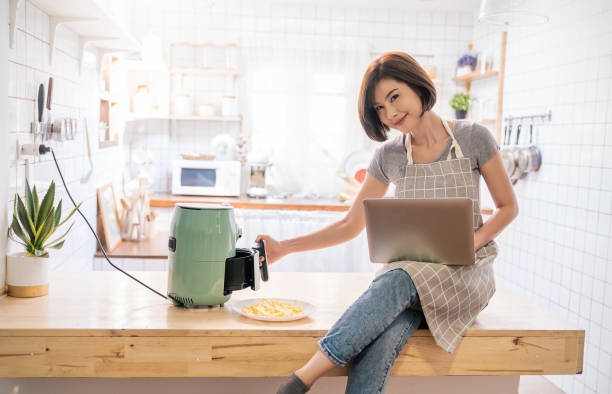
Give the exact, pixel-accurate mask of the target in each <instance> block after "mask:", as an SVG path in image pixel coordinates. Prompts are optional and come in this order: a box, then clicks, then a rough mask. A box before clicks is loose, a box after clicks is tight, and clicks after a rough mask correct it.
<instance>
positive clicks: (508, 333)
mask: <svg viewBox="0 0 612 394" xmlns="http://www.w3.org/2000/svg"><path fill="white" fill-rule="evenodd" d="M326 333H327V331H326V330H265V329H261V330H258V329H244V330H186V329H147V330H143V329H74V328H67V329H58V328H55V329H53V328H52V329H26V328H14V329H9V328H3V329H0V338H1V337H143V338H144V337H294V338H295V337H323V336H324V335H325V334H326ZM412 336H413V337H431V332H430V331H429V330H427V329H419V330H416V331H415V332H414V334H413V335H412ZM464 336H465V337H500V338H501V337H507V338H520V337H525V336H529V337H575V338H578V339H581V340H582V346H584V336H585V331H584V330H479V329H474V330H468V331H467V332H466V333H465V335H464Z"/></svg>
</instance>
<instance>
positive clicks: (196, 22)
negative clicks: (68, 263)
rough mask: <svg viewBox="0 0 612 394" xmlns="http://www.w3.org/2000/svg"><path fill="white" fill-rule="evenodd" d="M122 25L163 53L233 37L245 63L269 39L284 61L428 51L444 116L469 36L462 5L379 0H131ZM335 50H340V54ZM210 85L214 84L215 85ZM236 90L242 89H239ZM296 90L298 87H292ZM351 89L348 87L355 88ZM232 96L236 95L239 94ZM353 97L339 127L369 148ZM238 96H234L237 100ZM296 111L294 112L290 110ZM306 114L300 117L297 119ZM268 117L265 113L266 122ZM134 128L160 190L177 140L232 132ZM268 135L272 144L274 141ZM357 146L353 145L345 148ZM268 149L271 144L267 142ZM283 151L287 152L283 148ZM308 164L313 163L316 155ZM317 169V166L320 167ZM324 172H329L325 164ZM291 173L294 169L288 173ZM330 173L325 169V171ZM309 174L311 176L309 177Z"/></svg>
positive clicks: (189, 143)
mask: <svg viewBox="0 0 612 394" xmlns="http://www.w3.org/2000/svg"><path fill="white" fill-rule="evenodd" d="M130 14H131V15H132V20H131V22H130V26H131V28H132V31H134V33H135V34H136V35H137V36H140V37H144V36H145V35H146V34H147V33H148V32H150V31H151V32H154V33H155V34H157V35H158V36H160V37H161V38H162V41H163V42H164V51H165V55H166V59H167V58H168V51H169V46H170V43H171V42H174V41H191V42H205V41H207V42H213V43H225V42H237V43H238V44H239V45H240V47H241V48H242V53H243V57H244V56H247V57H246V58H243V62H242V63H243V64H246V65H248V64H252V63H253V62H254V61H259V60H255V59H252V58H248V53H249V48H256V47H261V46H263V45H269V46H270V48H276V49H277V51H272V52H271V53H270V56H278V58H277V59H278V62H279V63H280V64H286V63H288V60H287V59H284V58H283V56H284V57H286V58H290V57H291V56H294V54H297V55H298V56H301V55H303V54H310V58H316V57H317V56H320V55H318V54H320V53H322V51H328V52H329V53H332V54H334V53H335V54H337V53H341V52H339V51H336V49H342V50H346V51H347V53H350V51H351V50H353V49H354V48H362V47H365V48H368V51H369V52H370V53H372V56H371V57H372V58H373V56H374V54H377V53H381V52H384V51H387V50H403V51H406V52H408V53H412V54H431V55H434V56H435V57H434V64H435V66H436V67H437V70H438V77H437V79H439V80H440V83H439V84H438V86H437V87H438V95H439V97H438V104H437V105H436V107H435V109H436V111H438V112H439V113H441V114H442V115H445V116H451V117H452V115H453V113H452V111H451V110H450V107H449V105H448V101H449V99H450V97H451V96H452V94H453V93H454V92H455V91H456V90H460V89H462V87H458V86H456V85H455V83H453V82H452V80H451V79H452V76H453V75H454V71H455V66H454V64H455V61H456V59H457V58H458V56H459V55H460V54H461V52H463V51H465V50H466V48H467V44H468V43H469V42H470V40H471V38H472V30H473V15H472V13H471V10H468V11H448V12H446V11H443V10H436V11H425V10H411V9H388V8H384V7H381V6H374V5H372V6H363V3H362V5H360V6H350V5H348V4H343V5H342V6H332V5H329V6H326V5H321V4H309V3H308V2H283V1H272V0H258V1H249V0H230V1H218V2H199V1H180V2H166V1H161V0H155V1H146V0H135V1H133V2H132V10H131V12H130ZM340 56H342V55H340ZM366 66H367V63H366V64H364V65H361V64H355V67H359V69H356V70H355V78H352V77H351V78H350V79H349V80H347V82H348V83H350V84H352V85H354V86H352V88H351V89H349V90H352V91H355V92H357V91H358V89H359V85H360V83H361V76H362V75H363V72H364V71H365V67H366ZM185 83H186V85H187V86H194V85H195V90H194V91H190V92H191V93H192V94H194V96H196V95H197V90H210V87H208V86H198V84H191V83H188V81H186V82H185ZM217 90H218V89H217ZM243 93H244V92H243ZM296 94H297V95H299V94H300V93H299V92H297V93H296ZM355 94H356V93H355ZM239 99H240V96H239ZM354 101H355V102H354V103H353V102H352V101H351V102H350V105H349V107H348V108H349V109H347V111H351V112H349V113H347V115H348V116H347V119H349V121H350V122H352V123H348V124H347V129H349V130H350V132H351V133H354V135H355V137H354V138H351V141H348V142H347V144H348V145H351V144H356V142H355V141H353V140H357V141H359V142H360V143H361V144H363V145H366V146H369V147H370V148H373V147H374V145H375V144H373V143H371V142H369V141H368V140H367V137H366V136H365V134H364V133H363V132H362V131H361V126H360V125H359V122H358V118H357V111H356V97H355V100H354ZM239 104H240V101H239ZM241 113H243V114H245V122H244V124H245V127H246V128H247V129H246V130H245V132H246V133H247V134H249V133H251V132H252V130H250V129H248V128H249V126H250V123H249V118H248V117H249V115H250V113H249V108H245V107H242V108H241ZM296 114H297V115H298V116H301V115H299V114H300V112H299V111H297V112H296ZM307 121H308V120H307V119H306V120H305V122H307ZM273 122H275V119H274V118H273V117H271V118H270V123H273ZM131 127H132V129H131V130H132V132H131V133H133V134H136V135H134V136H132V137H128V138H129V141H130V142H129V143H130V144H132V145H133V146H134V147H139V146H146V147H147V148H148V149H150V150H151V151H152V152H153V153H154V164H153V171H152V173H153V174H156V175H155V179H154V182H153V190H157V191H168V190H169V188H170V183H169V177H170V174H169V162H170V161H171V160H173V159H175V158H177V157H178V154H179V153H180V152H182V151H184V149H185V148H187V149H189V150H192V151H208V150H210V138H211V137H213V136H214V135H216V134H218V133H219V132H221V131H223V132H229V133H230V134H235V133H237V128H235V127H234V126H231V128H228V125H223V124H213V123H209V124H206V123H203V122H178V123H177V122H173V123H168V122H164V123H162V122H154V123H151V122H146V124H144V125H133V126H131ZM280 140H281V139H279V141H270V143H271V144H272V145H274V144H276V143H278V144H280V143H282V141H280ZM356 148H361V146H355V147H352V146H351V149H350V150H349V151H348V152H346V153H349V152H350V151H351V150H353V149H356ZM271 149H273V146H272V147H271ZM288 156H290V155H288ZM294 159H295V158H294V157H288V158H287V159H281V160H280V161H277V162H275V165H277V166H278V167H283V168H290V167H291V163H288V162H283V161H282V160H285V161H294ZM313 165H315V166H316V163H314V164H313ZM323 171H324V169H321V172H323ZM326 172H329V169H327V171H326ZM295 175H296V177H297V176H299V174H295ZM332 176H333V171H332ZM315 181H316V180H315Z"/></svg>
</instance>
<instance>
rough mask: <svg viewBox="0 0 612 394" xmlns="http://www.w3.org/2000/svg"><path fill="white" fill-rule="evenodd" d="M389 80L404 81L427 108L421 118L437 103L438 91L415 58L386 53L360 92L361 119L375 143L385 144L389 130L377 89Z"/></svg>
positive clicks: (370, 68) (369, 72)
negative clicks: (379, 108)
mask: <svg viewBox="0 0 612 394" xmlns="http://www.w3.org/2000/svg"><path fill="white" fill-rule="evenodd" d="M385 78H390V79H394V80H396V81H399V82H403V83H405V84H406V85H408V86H410V88H411V89H412V90H414V91H415V93H416V94H417V95H418V96H419V98H420V99H421V106H422V108H423V109H422V111H421V115H419V116H423V114H424V113H425V112H426V111H429V110H430V109H431V108H432V107H433V106H434V104H435V103H436V88H435V86H434V84H433V82H432V81H431V78H429V75H427V72H426V71H425V70H424V69H423V67H421V66H420V65H419V63H417V61H416V60H414V58H413V57H412V56H410V55H408V54H407V53H404V52H387V53H383V54H382V55H381V56H380V57H379V58H378V59H376V60H374V61H373V62H372V63H370V65H369V66H368V69H367V70H366V72H365V74H364V76H363V81H362V82H361V90H360V92H359V104H358V111H359V120H360V121H361V125H362V126H363V129H364V130H365V132H366V134H367V135H368V137H370V138H371V139H373V140H374V141H385V140H386V139H387V133H388V131H389V127H387V126H386V125H384V124H383V123H382V122H381V121H380V118H379V116H378V113H377V112H376V110H375V109H374V88H375V87H376V84H377V83H378V82H379V81H380V80H382V79H385Z"/></svg>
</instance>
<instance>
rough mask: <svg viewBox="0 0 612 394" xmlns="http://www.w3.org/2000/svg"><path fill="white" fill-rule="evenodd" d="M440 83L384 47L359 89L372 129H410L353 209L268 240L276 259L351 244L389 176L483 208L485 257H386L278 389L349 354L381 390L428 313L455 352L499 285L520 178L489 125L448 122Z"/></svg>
mask: <svg viewBox="0 0 612 394" xmlns="http://www.w3.org/2000/svg"><path fill="white" fill-rule="evenodd" d="M435 102H436V90H435V88H434V85H433V83H432V81H431V80H430V78H429V77H428V76H427V73H426V72H425V71H424V70H423V69H422V68H421V66H419V64H418V63H417V62H416V61H415V60H414V59H413V58H412V57H410V56H409V55H407V54H405V53H401V52H390V53H386V54H383V55H382V56H381V57H380V58H378V59H376V60H375V61H374V62H372V64H371V65H370V66H369V67H368V69H367V71H366V73H365V75H364V77H363V82H362V85H361V92H360V96H359V117H360V120H361V124H362V125H363V128H364V129H365V132H366V134H367V135H368V136H369V137H370V138H371V139H373V140H376V141H386V140H387V132H388V131H389V129H390V128H393V129H397V130H399V131H401V133H402V135H401V136H400V137H398V138H395V139H393V140H389V141H386V142H385V143H384V144H382V145H381V146H380V147H379V148H378V149H377V150H376V152H375V154H374V156H373V158H372V161H371V163H370V165H369V167H368V174H367V176H366V179H365V181H364V183H363V185H362V186H361V189H360V191H359V193H358V194H357V197H356V198H355V200H354V202H353V204H352V206H351V208H350V210H349V211H348V213H347V215H346V216H345V217H344V218H343V219H341V220H340V221H338V222H335V223H332V224H330V225H329V226H327V227H325V228H323V229H321V230H319V231H316V232H314V233H311V234H308V235H304V236H301V237H297V238H293V239H288V240H284V241H277V240H276V239H274V238H272V237H271V236H269V235H258V237H257V241H259V240H261V239H263V240H264V241H266V250H267V254H268V261H269V262H270V263H273V262H275V261H277V260H279V259H280V258H282V257H283V256H285V255H287V254H289V253H295V252H301V251H306V250H312V249H319V248H325V247H329V246H333V245H337V244H340V243H342V242H346V241H348V240H350V239H352V238H354V237H355V236H357V235H358V234H359V233H360V232H361V231H362V230H363V228H364V226H365V222H364V210H363V204H362V202H363V200H364V199H366V198H380V197H383V196H384V195H385V193H386V191H387V188H388V185H389V183H391V182H393V183H394V184H395V185H396V192H395V195H396V197H398V198H452V197H468V198H470V199H472V201H473V210H474V230H475V233H474V251H475V255H476V264H474V265H468V266H450V265H444V264H432V263H422V262H415V261H400V262H393V263H389V264H385V265H384V266H383V267H382V268H381V269H380V270H379V271H378V272H377V273H376V279H374V281H373V282H372V284H371V285H370V287H369V288H368V290H367V291H366V292H365V293H363V294H362V295H361V296H360V297H359V298H358V299H357V301H355V303H354V304H353V305H351V306H350V307H349V309H347V310H346V312H344V314H343V315H342V316H341V317H340V319H339V320H338V321H337V322H336V323H335V324H334V326H333V327H332V328H331V329H330V331H329V332H328V333H327V335H326V336H325V337H324V338H323V339H321V340H320V341H319V349H320V350H318V351H317V352H316V353H315V355H314V356H313V357H312V358H311V359H310V360H309V361H308V363H306V365H304V366H303V367H302V368H300V369H298V370H297V371H295V373H294V374H293V375H292V376H291V377H290V378H289V379H288V380H287V381H285V382H284V383H283V384H282V385H281V387H280V388H279V390H278V393H283V394H285V393H304V392H306V391H308V389H309V388H310V387H311V386H312V384H313V383H314V382H315V381H316V380H317V379H318V378H319V377H320V376H322V375H323V374H324V373H325V372H327V371H328V370H330V369H331V368H333V367H334V366H336V365H337V366H344V365H345V364H347V363H348V362H349V361H351V363H350V369H349V378H348V382H347V389H346V392H347V393H380V392H383V391H384V389H385V385H386V381H387V378H388V376H389V372H390V369H391V366H392V365H393V362H394V360H395V358H396V357H397V355H398V354H399V352H400V350H401V349H402V348H403V347H404V345H405V344H406V342H407V341H408V339H409V338H410V336H411V335H412V334H413V333H414V331H415V330H416V329H417V327H419V324H420V323H421V322H422V319H423V317H425V319H426V321H427V324H428V326H429V329H430V331H431V333H432V335H433V337H434V339H435V341H436V343H437V344H438V345H439V346H440V347H442V348H443V349H444V350H446V351H447V352H449V353H452V352H453V351H454V349H455V347H456V346H457V343H458V342H459V340H460V339H461V337H462V336H463V334H464V333H465V331H466V330H467V328H468V327H469V326H470V325H471V324H472V323H473V322H474V320H475V319H476V317H477V316H478V313H479V312H480V311H481V310H482V309H483V308H484V307H485V306H486V305H487V303H488V301H489V299H490V298H491V297H492V296H493V293H494V292H495V284H494V275H493V260H494V259H495V256H496V255H497V246H496V244H495V242H494V241H493V238H494V237H495V236H497V234H499V233H500V232H501V231H502V230H503V229H504V228H505V227H506V226H507V225H508V224H509V223H510V222H511V221H512V220H513V219H514V218H515V217H516V215H517V214H518V206H517V202H516V197H515V195H514V191H513V189H512V186H511V185H510V182H509V179H508V176H507V175H506V173H505V171H504V169H503V165H502V161H501V158H500V155H499V153H498V147H497V144H496V143H495V140H494V139H493V137H492V135H491V134H490V133H489V131H488V130H487V129H486V128H484V127H483V126H480V125H478V124H474V123H472V122H468V121H455V122H447V121H445V120H443V119H441V118H440V117H439V116H438V115H436V114H435V113H434V112H432V110H431V109H432V107H433V105H434V104H435ZM481 175H482V176H483V177H484V179H485V182H486V184H487V186H488V188H489V191H490V192H491V196H492V197H493V201H494V202H495V205H496V207H497V209H496V210H495V213H494V214H493V215H492V216H491V217H490V218H489V220H487V222H486V223H484V224H483V221H482V216H481V214H480V203H479V181H480V176H481Z"/></svg>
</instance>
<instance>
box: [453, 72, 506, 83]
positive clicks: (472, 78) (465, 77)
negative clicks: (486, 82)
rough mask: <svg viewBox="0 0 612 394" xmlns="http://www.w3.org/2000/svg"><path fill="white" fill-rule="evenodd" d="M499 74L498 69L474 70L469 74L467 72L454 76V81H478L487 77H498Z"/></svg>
mask: <svg viewBox="0 0 612 394" xmlns="http://www.w3.org/2000/svg"><path fill="white" fill-rule="evenodd" d="M498 75H499V72H497V71H487V72H485V73H481V72H472V73H469V74H465V75H461V76H458V77H454V78H453V81H455V82H471V81H476V80H479V79H486V78H493V77H497V76H498Z"/></svg>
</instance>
